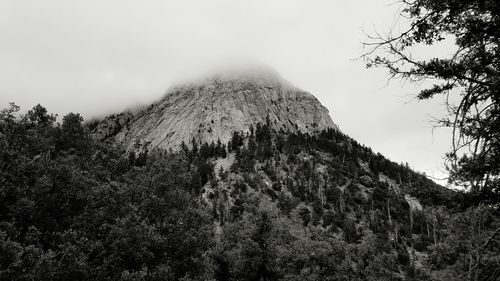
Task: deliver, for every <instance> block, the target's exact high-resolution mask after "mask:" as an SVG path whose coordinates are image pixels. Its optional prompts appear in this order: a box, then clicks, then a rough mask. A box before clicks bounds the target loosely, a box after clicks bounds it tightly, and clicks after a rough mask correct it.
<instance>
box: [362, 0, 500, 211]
mask: <svg viewBox="0 0 500 281" xmlns="http://www.w3.org/2000/svg"><path fill="white" fill-rule="evenodd" d="M400 3H401V11H402V12H401V18H403V19H407V20H409V27H408V28H407V29H406V30H404V31H403V32H400V33H396V34H393V33H392V32H391V33H389V34H388V35H387V36H382V35H380V34H377V35H375V36H370V37H369V40H368V42H367V43H366V45H368V46H369V47H370V48H371V49H370V50H369V51H368V53H367V54H365V58H366V59H367V61H368V66H369V67H372V66H373V67H384V68H387V69H388V70H389V72H390V75H391V77H398V78H403V79H408V80H410V81H425V82H429V83H430V84H431V86H430V87H429V88H426V89H423V90H422V91H421V92H420V94H419V95H418V98H419V99H422V100H425V99H431V98H434V97H435V96H437V95H444V96H445V97H446V104H447V110H448V112H449V116H447V117H445V118H443V119H441V120H438V125H439V126H445V127H451V128H453V148H452V150H451V151H450V153H448V154H447V157H448V160H449V165H448V168H449V170H450V181H451V182H454V183H455V184H458V185H463V186H466V187H467V188H468V189H469V190H470V191H471V192H473V193H481V195H479V196H477V195H474V194H473V195H472V197H471V199H472V200H471V204H472V205H477V204H478V203H479V202H485V203H495V202H496V203H498V200H499V192H500V191H499V184H500V178H499V177H500V92H499V91H500V90H499V89H500V32H499V30H500V3H499V2H498V1H496V0H445V1H442V0H430V1H429V0H411V1H406V0H403V1H401V2H400ZM443 41H444V42H450V41H453V42H454V46H453V47H454V50H453V51H452V52H450V53H449V55H447V56H441V57H431V58H425V59H419V58H418V57H416V56H415V55H413V54H412V50H414V49H416V48H418V47H421V46H436V45H438V44H440V42H443ZM454 100H457V101H458V102H456V103H454V102H453V101H454Z"/></svg>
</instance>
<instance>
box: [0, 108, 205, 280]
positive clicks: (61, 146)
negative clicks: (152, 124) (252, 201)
mask: <svg viewBox="0 0 500 281" xmlns="http://www.w3.org/2000/svg"><path fill="white" fill-rule="evenodd" d="M18 110H19V108H18V107H17V106H15V105H11V107H10V108H7V109H4V110H2V111H1V112H0V202H1V204H0V279H1V280H180V279H181V278H185V279H186V280H188V279H190V278H193V279H199V280H202V279H205V278H206V277H207V276H209V275H210V274H211V273H210V272H209V268H210V267H209V266H207V264H209V257H207V255H206V254H207V252H208V251H209V249H211V248H212V247H213V245H214V240H213V227H212V221H211V217H210V215H209V213H208V212H207V210H206V209H205V208H204V207H203V206H202V205H201V204H200V201H199V200H197V199H198V197H197V195H196V194H195V191H194V190H193V188H192V183H193V182H196V180H195V178H197V177H198V176H197V175H196V174H195V173H193V172H192V171H191V170H190V169H189V168H188V165H187V160H186V159H185V158H184V157H182V156H181V155H176V154H169V153H160V152H151V153H149V154H148V156H147V160H146V161H145V162H144V163H142V162H140V163H138V162H137V161H131V157H127V155H126V154H125V152H124V151H121V150H120V149H118V148H116V147H112V146H109V145H105V144H102V143H98V142H94V141H93V140H92V139H91V138H90V136H89V134H88V131H87V130H86V128H85V126H84V125H83V124H82V118H81V116H80V115H78V114H73V113H70V114H68V115H66V116H64V117H63V118H62V124H56V123H55V120H56V118H55V116H54V115H50V114H48V113H47V111H46V109H45V108H43V107H41V106H36V107H35V108H33V109H32V110H30V111H29V112H28V113H27V114H25V115H18V114H17V111H18Z"/></svg>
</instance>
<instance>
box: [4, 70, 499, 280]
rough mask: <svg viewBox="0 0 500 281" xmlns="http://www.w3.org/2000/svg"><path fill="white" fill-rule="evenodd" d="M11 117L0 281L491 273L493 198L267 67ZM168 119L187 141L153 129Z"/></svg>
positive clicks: (13, 111)
mask: <svg viewBox="0 0 500 281" xmlns="http://www.w3.org/2000/svg"><path fill="white" fill-rule="evenodd" d="M217 89H218V90H217ZM221 89H223V90H221ZM231 89H233V90H231ZM202 93H203V94H202ZM241 97H244V98H241ZM276 97H282V99H281V103H278V98H276ZM294 97H295V98H294ZM297 97H302V98H297ZM239 98H241V99H239ZM213 100H218V101H219V103H220V104H224V103H225V102H226V100H228V101H229V103H227V106H226V107H224V106H222V105H220V104H214V110H213V111H212V110H208V109H204V107H201V108H200V107H196V105H205V106H207V105H210V104H209V102H211V101H213ZM273 100H274V101H275V103H276V104H274V103H273V102H272V101H273ZM285 101H286V104H287V105H288V106H291V107H293V108H294V111H293V112H287V111H286V110H283V108H286V106H285V105H284V104H285ZM173 104H174V105H176V106H177V107H176V106H174V105H173ZM181 105H183V106H184V107H183V108H180V106H181ZM231 106H232V107H234V108H232V107H231ZM235 108H236V109H235ZM18 112H19V107H17V106H15V105H14V104H11V105H10V107H9V108H7V109H3V110H0V253H1V255H0V256H1V258H0V264H1V266H0V280H32V279H34V278H35V279H36V280H103V281H104V280H106V281H107V280H214V281H215V280H217V281H219V280H220V281H222V280H237V281H252V280H311V281H312V280H401V281H404V280H412V281H423V280H435V281H437V280H496V279H498V278H497V277H498V273H497V272H498V271H497V270H496V269H497V268H500V261H499V259H498V257H499V256H500V255H499V252H500V251H499V249H500V241H499V240H498V239H496V238H497V237H498V234H500V219H499V218H500V215H499V213H498V208H494V207H491V206H487V205H479V206H477V205H476V206H475V205H474V202H475V201H474V200H475V199H474V198H475V197H474V195H473V196H468V195H467V193H462V192H458V191H453V190H450V189H446V188H444V187H442V186H440V185H438V184H436V183H435V182H433V181H432V180H430V179H428V178H427V177H426V176H425V175H424V174H421V173H418V172H415V171H413V170H412V169H410V168H409V166H408V165H404V164H398V163H394V162H392V161H390V160H389V159H387V158H385V157H384V156H383V155H381V154H380V153H374V152H373V151H372V150H371V149H370V148H369V147H367V146H365V145H362V144H360V143H358V142H357V141H356V140H354V139H352V138H351V137H349V136H347V135H345V134H344V133H342V132H341V131H340V130H338V128H337V126H336V125H335V124H334V123H333V122H331V119H330V118H329V117H328V113H327V111H326V110H325V109H324V108H323V107H322V106H321V105H320V104H319V102H318V101H317V100H316V99H315V98H314V97H312V96H311V95H310V94H307V93H305V92H303V91H300V90H297V89H296V88H293V87H291V86H289V84H288V83H286V82H284V81H283V80H280V78H279V76H276V75H275V74H273V73H269V72H267V73H265V72H253V73H249V72H244V74H242V73H231V74H230V75H229V74H226V75H224V76H218V77H215V78H214V77H212V78H211V79H206V80H204V81H201V82H197V83H193V84H190V85H184V86H180V87H177V88H175V89H173V90H171V91H169V93H168V94H167V95H166V96H165V97H164V98H163V99H161V100H160V101H158V102H157V103H155V104H153V105H152V106H150V107H149V108H145V109H143V110H142V111H140V112H139V113H123V114H118V115H113V116H110V117H108V118H105V119H104V120H103V121H101V122H97V123H95V122H93V123H87V124H85V123H83V121H82V118H81V116H80V115H79V114H77V113H69V114H67V115H66V116H64V117H63V118H62V124H60V125H59V124H57V123H56V116H54V115H52V114H49V113H48V112H47V110H46V109H45V108H44V107H42V106H40V105H37V106H36V107H34V108H33V109H32V110H29V111H28V112H27V113H26V114H19V113H18ZM221 112H222V113H224V114H226V115H224V116H226V118H228V119H227V120H226V121H227V123H224V124H226V125H225V126H226V127H224V126H222V125H217V126H215V124H218V123H216V120H219V119H214V123H212V122H211V120H212V119H207V116H209V115H211V116H216V114H221ZM231 112H240V113H239V114H240V115H238V114H233V115H232V114H231ZM250 113H253V115H250ZM245 114H248V115H245ZM183 116H184V118H185V120H184V119H182V118H183ZM217 116H219V118H221V119H222V117H221V116H220V115H217ZM167 118H170V119H172V120H173V119H175V118H177V119H175V120H177V123H176V127H175V128H177V129H182V128H184V127H185V128H187V129H186V130H185V132H186V135H185V136H183V138H179V139H178V140H176V141H182V140H186V141H189V145H180V146H179V147H178V148H174V147H173V146H172V145H173V143H174V141H173V140H175V135H177V133H175V134H173V135H172V136H170V137H169V138H155V136H157V135H159V136H162V135H164V134H166V135H167V136H168V135H169V134H171V133H172V132H173V131H168V130H170V129H171V127H169V126H167V125H168V124H170V123H168V122H166V121H165V120H164V119H167ZM208 118H212V117H208ZM200 120H204V121H205V122H206V121H207V120H210V122H208V125H207V123H202V126H200V125H199V124H200V123H199V122H201V121H200ZM293 120H295V123H294V124H293V125H292V124H291V123H293ZM320 121H321V122H320ZM190 122H192V123H193V124H198V125H196V126H194V125H193V124H191V123H190ZM217 122H220V121H217ZM253 122H256V123H253ZM287 122H288V123H289V124H290V125H288V124H287ZM314 123H316V126H312V124H314ZM182 124H186V125H185V126H184V127H183V126H182ZM203 124H205V126H211V128H212V132H208V130H207V131H205V127H203ZM172 126H173V125H172ZM162 128H165V130H166V131H165V132H164V131H162ZM201 128H203V130H202V129H201ZM226 128H227V131H224V130H223V129H226ZM167 129H168V130H167ZM198 130H200V131H199V132H198ZM215 130H217V131H215ZM231 130H232V131H231ZM182 132H184V130H182ZM218 134H220V135H218ZM192 138H194V140H193V139H192ZM215 138H217V139H219V138H221V139H222V140H223V141H224V143H222V141H221V142H213V143H212V140H214V139H215ZM101 140H104V141H101ZM168 141H169V142H168ZM226 141H227V142H226ZM135 143H137V145H138V146H139V147H140V148H142V147H143V146H146V148H148V149H138V150H136V148H137V147H136V144H135ZM121 144H123V146H122V145H121ZM149 148H173V149H172V150H165V149H149ZM179 148H180V149H179ZM476 202H477V201H476ZM470 206H473V207H472V208H469V207H470ZM475 226H477V227H479V228H480V230H481V231H473V229H474V227H475ZM471 235H472V236H471ZM471 257H473V259H472V260H474V259H476V258H477V257H480V263H478V266H477V270H476V271H475V272H476V273H475V275H476V276H477V278H474V279H470V278H468V276H469V272H470V271H471V266H470V264H471V263H470V261H471ZM492 274H493V275H492ZM495 278H496V279H495Z"/></svg>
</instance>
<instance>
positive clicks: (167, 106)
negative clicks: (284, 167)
mask: <svg viewBox="0 0 500 281" xmlns="http://www.w3.org/2000/svg"><path fill="white" fill-rule="evenodd" d="M267 118H269V121H270V122H271V125H272V126H273V127H274V128H276V129H278V130H279V129H284V130H290V131H302V132H308V133H312V132H314V131H318V130H323V129H326V128H334V129H338V128H337V125H335V124H334V123H333V121H332V119H331V118H330V115H329V113H328V110H327V109H326V108H325V107H324V106H322V105H321V103H320V102H319V101H318V100H317V99H316V98H315V97H314V96H313V95H312V94H310V93H308V92H305V91H302V90H300V89H297V88H296V87H294V86H292V85H290V84H289V83H288V82H286V81H284V80H283V79H281V77H279V75H277V74H276V73H275V72H272V71H262V70H259V71H245V72H240V73H238V72H233V73H230V74H224V75H217V76H214V77H212V78H210V79H206V80H203V81H200V82H196V83H190V84H184V85H180V86H177V87H174V88H172V89H171V90H169V91H168V92H167V94H166V95H165V96H164V97H163V98H162V99H161V100H159V101H158V102H156V103H154V104H152V105H151V106H149V107H148V108H144V109H142V110H141V111H140V112H138V113H135V114H133V113H121V114H118V115H112V116H109V117H106V118H105V119H104V120H102V121H101V122H100V123H99V124H98V125H97V127H95V129H94V130H93V135H94V137H96V138H97V139H100V140H104V139H114V140H115V141H117V142H119V143H122V144H123V145H125V147H126V148H127V149H129V150H130V149H138V148H140V147H142V148H143V147H147V148H148V149H152V148H162V149H169V148H172V149H173V150H177V149H178V148H179V146H180V144H181V143H182V142H184V143H186V144H187V145H189V144H190V143H191V142H192V139H193V138H194V139H195V140H197V141H198V142H205V141H206V142H208V143H210V142H212V141H214V142H217V140H218V139H220V140H221V142H223V143H227V142H228V141H229V140H230V139H231V134H232V132H233V131H243V132H248V131H249V129H250V126H251V125H253V126H254V127H255V125H256V124H257V123H258V122H261V123H265V122H266V120H267Z"/></svg>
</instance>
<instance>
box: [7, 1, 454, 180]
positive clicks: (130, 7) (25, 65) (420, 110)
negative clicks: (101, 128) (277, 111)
mask: <svg viewBox="0 0 500 281" xmlns="http://www.w3.org/2000/svg"><path fill="white" fill-rule="evenodd" d="M393 2H395V1H392V0H363V1H361V0H350V1H334V0H322V1H320V0H302V1H299V0H245V1H242V0H199V1H195V0H179V1H166V0H163V1H159V0H158V1H155V0H144V1H139V0H136V1H132V0H129V1H125V0H81V1H76V0H75V1H69V0H57V1H56V0H44V1H37V0H32V1H24V0H13V1H8V0H0V106H1V107H2V108H3V107H6V106H7V104H8V102H9V101H13V102H15V103H17V104H18V105H20V106H21V107H22V108H24V109H25V110H26V109H28V108H30V107H32V106H34V105H36V104H37V103H41V104H42V105H44V106H45V107H47V109H48V110H49V111H50V112H54V113H58V114H59V115H64V114H66V113H68V112H80V113H81V114H82V115H84V116H85V117H86V118H91V117H95V116H99V115H104V114H107V113H112V112H118V111H122V110H123V109H125V108H127V107H131V106H134V105H137V104H147V103H149V102H152V101H153V100H155V99H157V98H159V97H160V96H161V95H163V93H164V92H165V90H166V89H167V88H168V87H169V86H170V85H172V83H177V82H180V81H182V80H185V79H189V77H194V76H197V75H200V74H201V73H206V72H207V71H210V69H213V68H214V67H216V66H217V65H221V64H224V63H227V62H234V61H236V60H237V61H252V62H256V61H257V62H260V63H263V64H266V65H268V66H270V67H272V68H274V69H276V70H277V71H278V72H279V73H281V75H282V76H283V77H284V78H285V79H287V80H288V81H290V82H291V83H292V84H295V85H296V86H298V87H300V88H302V89H304V90H307V91H309V92H311V93H313V94H314V95H316V97H318V99H319V100H320V101H321V102H322V103H323V104H324V105H325V106H326V107H327V108H328V109H329V110H330V114H331V116H332V118H333V120H334V122H335V123H337V124H338V125H339V126H340V128H341V130H342V131H343V132H345V133H347V134H349V135H350V136H352V137H354V138H355V139H357V140H358V141H359V142H361V143H364V144H365V145H367V146H370V147H372V149H373V150H374V151H376V152H381V153H382V154H384V155H385V156H387V157H389V158H390V159H392V160H393V161H397V162H408V163H409V164H410V166H412V167H413V168H415V169H417V170H419V171H423V172H426V173H427V174H429V175H434V176H437V177H439V176H442V173H441V172H440V169H442V168H440V167H442V162H443V161H442V157H443V155H444V153H445V152H446V151H447V150H448V148H449V144H450V139H449V134H448V133H447V132H445V131H443V130H438V131H435V132H434V136H433V135H432V133H431V125H430V124H429V122H428V119H429V116H441V115H442V114H443V112H444V108H443V107H442V105H441V104H440V103H439V102H438V101H432V102H419V101H412V98H413V97H414V96H415V94H416V93H417V92H418V88H417V87H416V86H414V85H404V84H401V83H399V82H398V81H393V82H391V83H390V84H389V85H386V84H387V75H386V72H385V71H384V70H367V69H365V65H364V63H363V61H361V60H354V59H355V58H356V57H358V56H359V55H361V54H362V53H363V49H362V44H361V42H362V41H364V40H365V35H364V33H363V30H366V31H371V30H373V28H376V29H377V30H379V31H386V30H388V29H389V27H390V26H391V25H392V24H393V22H394V18H395V12H396V9H397V8H398V7H397V6H396V5H391V3H393ZM427 55H432V54H427Z"/></svg>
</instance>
